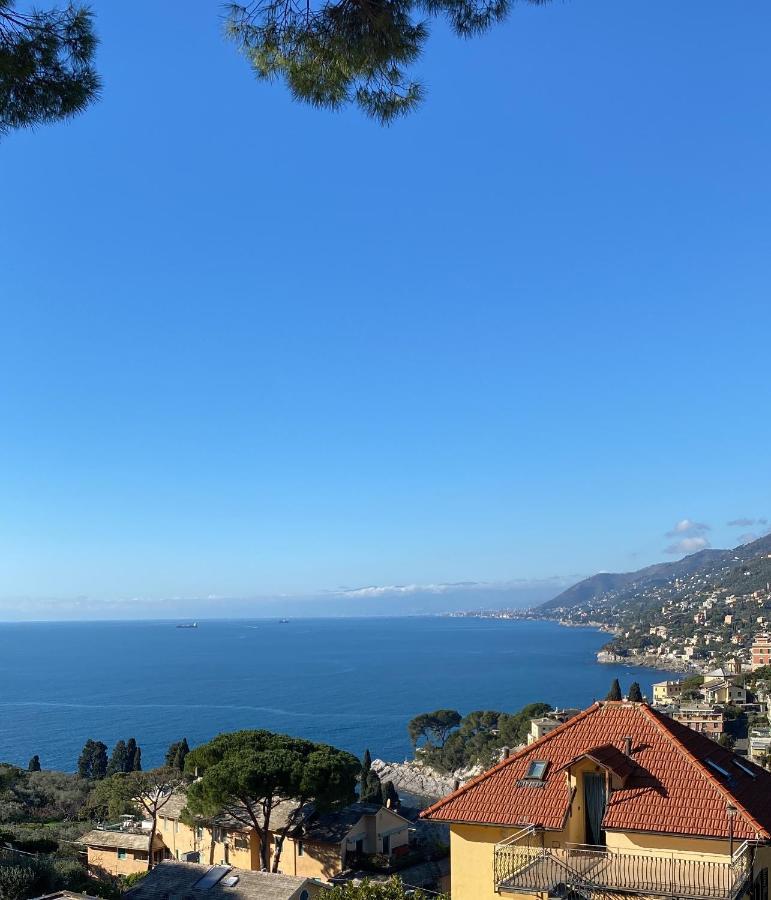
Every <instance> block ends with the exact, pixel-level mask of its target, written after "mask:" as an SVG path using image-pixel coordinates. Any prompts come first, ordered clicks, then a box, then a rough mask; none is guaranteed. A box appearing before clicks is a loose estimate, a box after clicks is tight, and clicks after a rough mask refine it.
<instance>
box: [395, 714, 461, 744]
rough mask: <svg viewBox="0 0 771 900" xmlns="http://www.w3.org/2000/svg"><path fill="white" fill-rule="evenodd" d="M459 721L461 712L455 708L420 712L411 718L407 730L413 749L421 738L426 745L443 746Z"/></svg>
mask: <svg viewBox="0 0 771 900" xmlns="http://www.w3.org/2000/svg"><path fill="white" fill-rule="evenodd" d="M460 723H461V714H460V713H459V712H458V711H457V710H455V709H435V710H434V711H433V712H430V713H421V714H420V715H419V716H415V718H414V719H411V720H410V722H409V724H408V725H407V732H408V733H409V736H410V740H411V741H412V747H413V749H415V750H416V749H417V748H418V744H419V743H420V741H421V739H422V740H423V741H424V744H425V745H426V746H431V747H443V746H444V743H445V741H446V740H447V738H448V737H449V735H450V733H451V732H452V731H454V730H455V729H456V728H457V727H458V726H459V725H460Z"/></svg>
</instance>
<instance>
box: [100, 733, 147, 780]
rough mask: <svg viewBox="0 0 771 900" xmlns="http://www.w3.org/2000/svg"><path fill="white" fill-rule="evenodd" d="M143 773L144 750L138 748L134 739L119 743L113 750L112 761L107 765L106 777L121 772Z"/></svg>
mask: <svg viewBox="0 0 771 900" xmlns="http://www.w3.org/2000/svg"><path fill="white" fill-rule="evenodd" d="M141 771H142V748H141V747H138V746H137V742H136V740H134V738H129V739H128V741H123V740H121V741H118V742H117V743H116V744H115V746H114V747H113V749H112V755H111V756H110V761H109V762H108V763H107V771H106V775H108V776H109V775H117V774H118V773H120V772H141Z"/></svg>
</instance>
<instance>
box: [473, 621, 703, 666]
mask: <svg viewBox="0 0 771 900" xmlns="http://www.w3.org/2000/svg"><path fill="white" fill-rule="evenodd" d="M467 615H469V616H472V615H473V614H470V613H469V614H467ZM473 617H474V618H479V619H505V620H508V621H510V620H512V619H514V620H520V621H524V622H552V623H554V624H555V625H561V626H562V627H563V628H589V629H593V630H594V631H600V632H602V633H603V634H609V635H612V636H613V637H618V636H619V635H620V634H621V629H620V628H616V627H614V626H613V625H608V624H606V623H605V622H571V621H569V620H568V619H557V618H551V617H549V616H538V615H533V614H532V613H530V614H528V615H507V616H502V615H494V614H492V615H484V614H483V613H479V614H476V615H473ZM608 643H610V642H608ZM607 646H608V645H607V644H605V645H603V646H602V647H600V649H599V650H598V651H597V653H596V660H597V662H598V663H599V664H600V665H616V666H637V667H639V668H641V669H657V670H659V671H662V672H680V673H688V672H700V671H701V669H700V668H699V667H698V666H695V665H693V663H689V662H685V661H684V660H679V659H662V657H660V656H655V655H645V656H620V655H619V654H617V653H613V652H612V651H611V650H606V649H605V648H606V647H607Z"/></svg>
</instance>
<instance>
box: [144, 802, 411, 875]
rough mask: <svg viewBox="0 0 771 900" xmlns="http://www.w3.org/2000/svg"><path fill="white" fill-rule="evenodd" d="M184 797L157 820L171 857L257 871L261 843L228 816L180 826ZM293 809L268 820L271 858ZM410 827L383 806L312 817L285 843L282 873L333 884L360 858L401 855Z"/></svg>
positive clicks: (279, 811)
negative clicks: (362, 856)
mask: <svg viewBox="0 0 771 900" xmlns="http://www.w3.org/2000/svg"><path fill="white" fill-rule="evenodd" d="M185 803H186V797H185V794H184V793H181V792H180V793H178V794H175V795H174V796H173V797H171V799H170V800H169V801H168V802H167V803H166V805H165V806H164V807H163V809H162V810H161V812H160V814H159V816H158V834H159V835H160V836H161V838H162V839H163V844H164V846H165V847H167V848H168V855H169V856H170V857H172V858H174V859H178V860H181V861H183V862H193V863H202V864H208V865H231V866H238V867H239V868H242V869H253V870H258V869H260V868H261V867H262V864H261V860H260V838H259V835H258V834H257V832H256V831H255V829H254V828H253V827H248V826H246V825H245V824H244V823H242V822H239V821H237V820H235V819H233V818H232V817H230V816H226V815H221V816H217V817H216V818H215V819H214V820H212V822H208V823H204V822H198V823H196V824H195V825H192V826H191V825H189V824H186V823H185V822H183V821H182V810H183V809H184V807H185ZM296 809H297V804H295V803H282V804H280V805H279V806H278V807H276V809H274V810H273V812H272V814H271V819H270V826H271V828H270V857H271V859H273V857H274V855H275V852H276V843H277V835H276V832H279V833H281V832H283V830H284V828H285V827H286V825H287V822H288V820H289V816H290V815H292V814H293V813H294V812H295V811H296ZM409 828H410V823H409V821H408V820H407V819H405V818H404V817H403V816H400V815H399V814H398V813H396V812H394V811H393V810H390V809H386V808H385V807H382V806H377V805H374V804H366V803H353V804H351V805H350V806H346V807H344V808H343V809H341V810H338V811H335V812H330V813H326V814H322V815H313V814H308V815H307V816H306V817H305V818H304V819H303V821H302V823H301V824H300V825H298V826H297V827H295V828H293V829H292V830H291V832H290V833H289V834H288V835H287V836H286V837H285V838H284V842H283V847H282V848H281V857H280V860H279V869H280V871H281V872H285V873H286V874H289V875H303V876H307V877H309V878H321V879H325V880H326V879H329V878H331V877H333V876H334V875H339V874H340V872H342V871H343V870H344V869H345V868H347V867H348V866H350V865H351V864H352V861H353V860H355V858H356V856H357V855H361V854H365V855H369V854H374V853H380V854H383V855H385V856H392V855H398V854H399V853H400V852H403V850H406V849H407V847H408V845H409Z"/></svg>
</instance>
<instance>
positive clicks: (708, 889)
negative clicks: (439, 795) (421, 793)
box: [423, 701, 771, 900]
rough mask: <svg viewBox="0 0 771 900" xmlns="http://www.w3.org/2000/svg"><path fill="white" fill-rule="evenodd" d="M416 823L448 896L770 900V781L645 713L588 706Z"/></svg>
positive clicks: (472, 899) (629, 706) (620, 705)
mask: <svg viewBox="0 0 771 900" xmlns="http://www.w3.org/2000/svg"><path fill="white" fill-rule="evenodd" d="M423 815H424V816H425V817H426V818H429V819H431V820H433V821H437V822H444V823H447V824H449V825H450V834H451V839H450V858H451V892H452V898H453V900H500V897H501V896H502V895H506V896H508V895H513V896H514V897H518V898H523V900H524V898H532V897H533V895H538V896H540V897H541V898H543V900H546V898H549V897H585V898H602V900H616V898H617V900H622V898H627V897H628V896H630V895H634V896H637V897H650V898H689V900H739V898H741V897H743V896H745V895H747V894H751V896H752V898H753V900H768V866H769V863H771V847H770V846H769V845H770V844H771V773H768V772H766V771H765V770H764V769H762V768H760V767H759V766H756V765H754V764H753V763H752V762H748V761H747V760H744V759H742V758H741V757H738V756H736V755H735V754H733V753H732V752H731V751H729V750H727V749H725V748H723V747H720V746H719V745H718V744H716V743H715V742H714V741H712V740H710V739H709V738H707V737H705V736H704V735H702V734H699V733H697V732H695V731H692V730H691V729H689V728H687V727H685V726H684V725H681V724H679V723H678V722H675V721H674V720H673V719H670V718H669V717H667V716H665V715H663V714H661V713H659V712H657V711H655V710H653V709H652V708H650V707H649V706H647V705H646V704H642V703H629V702H625V701H624V702H605V703H596V704H594V705H593V706H591V707H590V708H589V709H587V710H584V712H582V713H581V714H580V715H579V716H576V717H575V718H574V719H571V720H570V721H568V722H567V723H565V724H564V725H562V726H560V727H559V728H557V729H555V730H554V731H552V732H551V733H549V734H548V735H546V736H545V737H543V738H542V739H541V740H540V741H538V742H536V743H534V744H531V745H530V746H528V747H526V748H525V749H524V750H522V751H521V752H520V753H517V754H515V755H514V756H511V757H509V758H508V759H505V760H503V761H502V762H501V763H499V764H498V765H497V766H495V767H494V768H492V769H490V770H489V771H488V772H485V773H484V774H482V775H480V776H479V777H478V778H475V779H473V780H472V781H470V782H469V783H468V784H466V785H464V786H463V787H462V788H460V789H459V790H457V791H455V792H454V793H452V794H450V795H449V796H447V797H445V798H444V799H443V800H440V801H439V802H438V803H435V804H434V805H433V806H431V807H429V809H427V810H425V811H424V813H423Z"/></svg>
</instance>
